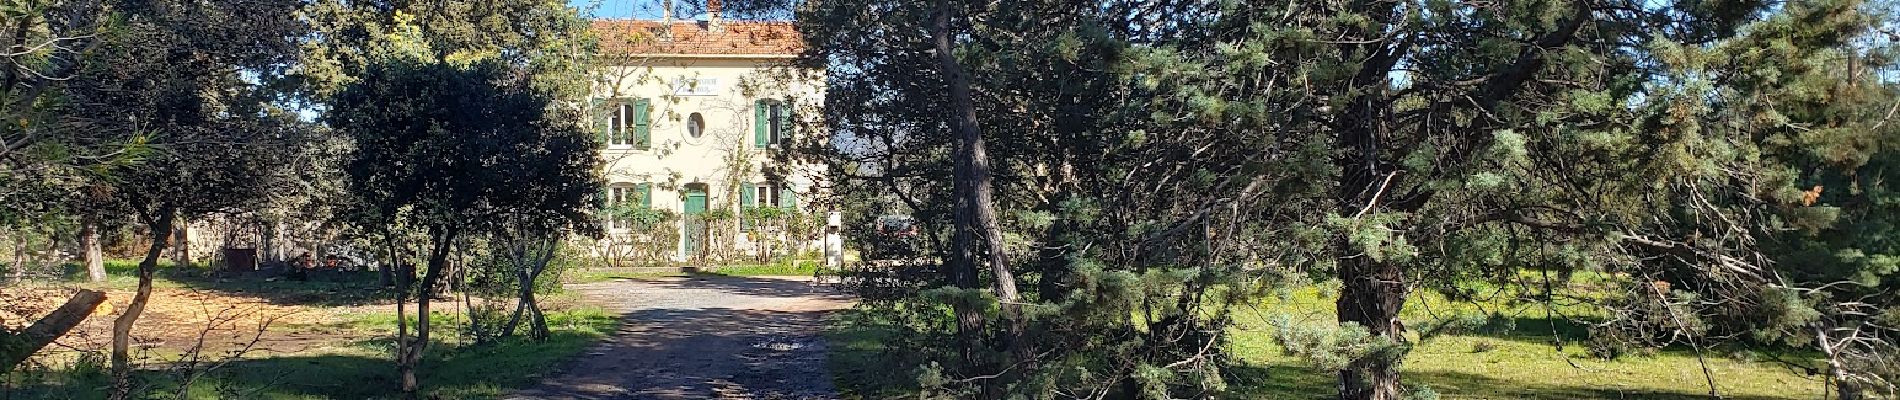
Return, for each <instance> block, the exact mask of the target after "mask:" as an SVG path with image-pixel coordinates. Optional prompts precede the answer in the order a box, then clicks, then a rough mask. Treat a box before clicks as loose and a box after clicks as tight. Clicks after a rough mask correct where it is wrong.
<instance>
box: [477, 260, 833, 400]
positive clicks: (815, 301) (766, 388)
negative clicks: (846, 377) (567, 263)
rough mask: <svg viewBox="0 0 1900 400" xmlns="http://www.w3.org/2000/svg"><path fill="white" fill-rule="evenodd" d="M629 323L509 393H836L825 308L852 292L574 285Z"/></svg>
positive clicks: (743, 282)
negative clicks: (535, 381)
mask: <svg viewBox="0 0 1900 400" xmlns="http://www.w3.org/2000/svg"><path fill="white" fill-rule="evenodd" d="M568 289H569V290H575V291H579V292H580V293H582V294H583V295H584V297H585V298H586V299H588V300H589V301H591V302H595V303H598V304H600V305H602V306H604V307H606V308H607V309H609V310H612V311H615V312H620V313H622V314H623V315H624V317H623V318H625V320H626V323H625V324H624V325H623V326H622V327H621V329H620V331H619V332H617V333H616V334H615V335H614V337H612V338H609V339H607V340H606V341H603V342H602V343H601V344H599V345H598V346H596V347H595V348H593V349H590V350H589V351H588V352H587V353H586V354H584V355H583V356H581V357H580V358H579V359H577V360H575V361H573V362H572V363H571V364H569V365H568V366H567V367H566V368H564V369H562V372H560V373H556V374H554V375H553V376H552V377H550V378H547V379H545V380H543V381H542V382H541V383H540V384H538V385H536V386H535V387H534V388H531V389H528V390H523V391H521V392H518V393H516V394H515V395H513V396H510V397H508V399H522V400H526V399H666V400H672V399H756V400H768V399H783V400H817V399H835V398H837V397H838V396H837V389H836V388H835V387H834V386H833V385H832V382H831V373H830V372H829V371H827V370H826V369H825V342H824V338H823V337H822V336H821V335H820V332H821V330H822V329H823V325H824V321H823V319H824V314H825V313H828V312H830V311H833V310H837V309H840V308H845V307H849V306H850V304H851V303H850V300H849V298H848V297H846V296H842V295H839V294H836V293H835V292H833V291H831V290H830V289H828V288H823V287H814V286H812V284H811V283H810V279H809V278H807V279H797V278H740V277H707V278H661V279H651V280H621V281H612V282H602V283H589V284H579V285H568Z"/></svg>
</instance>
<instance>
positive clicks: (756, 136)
mask: <svg viewBox="0 0 1900 400" xmlns="http://www.w3.org/2000/svg"><path fill="white" fill-rule="evenodd" d="M771 111H772V103H769V102H767V101H766V100H765V99H759V100H758V101H755V102H753V103H752V147H755V148H761V149H763V148H765V145H766V143H765V141H766V137H767V136H766V135H769V134H771V132H770V130H771V129H772V126H771V124H768V123H766V122H767V120H766V118H771V117H769V116H768V115H769V113H770V112H771Z"/></svg>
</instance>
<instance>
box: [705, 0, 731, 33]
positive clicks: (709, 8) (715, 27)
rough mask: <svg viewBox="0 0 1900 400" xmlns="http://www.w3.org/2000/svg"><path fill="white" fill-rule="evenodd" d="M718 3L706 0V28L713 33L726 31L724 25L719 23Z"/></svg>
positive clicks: (714, 0)
mask: <svg viewBox="0 0 1900 400" xmlns="http://www.w3.org/2000/svg"><path fill="white" fill-rule="evenodd" d="M719 3H720V1H719V0H706V26H707V27H708V29H711V30H712V31H713V32H723V31H725V30H726V27H725V24H724V23H723V22H721V21H719V5H720V4H719Z"/></svg>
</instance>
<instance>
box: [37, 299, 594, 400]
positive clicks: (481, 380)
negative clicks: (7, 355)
mask: <svg viewBox="0 0 1900 400" xmlns="http://www.w3.org/2000/svg"><path fill="white" fill-rule="evenodd" d="M548 318H549V321H548V322H549V327H550V328H551V329H552V330H553V336H552V337H551V338H550V339H548V340H547V341H545V342H539V343H536V342H531V341H528V340H524V339H510V340H503V341H501V342H499V343H494V344H489V345H483V346H462V347H457V346H452V345H450V343H445V342H441V341H438V342H436V343H435V344H432V345H431V346H430V349H429V353H428V354H427V357H426V359H425V360H424V361H423V365H424V368H423V369H422V371H423V372H422V373H421V374H420V378H421V380H422V382H423V388H424V390H425V392H426V393H427V394H426V395H425V396H424V397H426V398H435V399H489V398H495V397H497V396H500V395H503V394H506V393H507V392H508V391H509V390H511V389H513V388H519V387H523V386H526V385H528V384H531V383H533V382H534V381H535V380H536V379H538V378H539V377H540V376H541V374H543V373H545V372H547V371H549V370H550V369H551V368H553V367H555V366H556V365H558V364H559V363H560V362H562V361H563V360H566V359H568V358H569V357H572V356H574V355H576V354H579V353H580V352H582V351H584V350H586V349H587V348H588V346H590V345H591V344H592V343H594V342H595V341H597V340H599V339H600V338H603V337H605V336H606V335H607V334H608V333H609V332H612V330H613V329H614V327H615V326H617V325H618V324H619V321H618V319H617V318H616V317H615V316H613V315H612V314H609V313H607V312H605V311H603V310H601V309H598V308H591V307H579V308H571V309H567V310H560V311H554V312H551V313H550V314H549V315H548ZM362 319H363V321H350V322H346V323H345V324H346V325H354V326H362V327H371V326H374V327H379V328H387V327H384V326H382V324H379V323H377V322H392V323H393V322H394V316H393V315H364V316H362ZM435 319H436V320H437V321H440V322H441V323H443V325H442V326H439V327H437V328H436V329H438V330H437V331H436V334H437V335H441V336H452V335H453V332H454V331H455V329H456V325H455V321H454V320H453V319H451V318H448V317H447V316H446V315H438V316H437V317H436V318H435ZM390 346H392V342H391V341H390V340H388V338H386V337H384V338H378V339H373V340H365V341H360V342H356V343H348V344H346V345H343V346H338V347H332V348H327V349H324V350H317V351H310V352H304V353H295V354H281V355H271V356H266V357H259V358H250V359H243V360H238V361H234V362H231V363H230V364H228V365H225V366H223V367H221V368H219V369H217V370H215V371H212V372H210V373H208V374H207V375H205V376H204V377H203V378H200V379H198V380H197V381H196V383H194V384H193V385H192V386H191V390H190V391H189V392H188V393H189V394H188V395H187V396H186V398H188V399H226V398H247V399H272V400H305V399H312V400H314V399H389V398H395V397H396V395H397V391H396V387H397V379H396V374H395V364H394V361H393V359H392V358H391V356H390V354H391V351H390ZM98 368H99V367H97V366H86V367H81V368H77V369H76V370H75V369H74V368H70V367H69V368H66V369H63V370H60V371H52V372H36V373H33V374H30V375H33V376H27V375H29V374H18V373H16V374H11V375H8V376H7V377H6V379H7V380H8V381H9V383H10V384H9V385H8V386H14V387H15V389H13V390H16V391H17V392H15V393H13V395H14V396H15V397H12V398H46V399H102V398H104V397H105V396H104V392H103V390H102V388H103V387H105V386H106V385H107V384H108V383H109V381H108V379H107V378H106V377H105V376H104V374H102V373H99V372H97V371H98V370H99V369H98ZM138 380H139V381H140V390H139V391H141V392H165V393H174V392H176V391H177V390H178V382H179V379H178V377H177V376H174V375H172V374H169V373H166V372H163V371H157V370H150V371H146V372H144V373H141V374H140V375H139V376H138ZM20 396H24V397H20ZM0 398H7V397H6V395H5V394H4V393H0ZM168 398H169V397H168Z"/></svg>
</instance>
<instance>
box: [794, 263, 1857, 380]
mask: <svg viewBox="0 0 1900 400" xmlns="http://www.w3.org/2000/svg"><path fill="white" fill-rule="evenodd" d="M1420 297H1429V296H1420ZM1421 301H1425V303H1421ZM1487 306H1488V308H1487V310H1490V311H1497V312H1499V313H1501V314H1503V315H1514V316H1515V318H1508V320H1509V321H1511V322H1512V323H1510V324H1505V326H1509V327H1510V328H1509V329H1495V328H1494V329H1481V330H1472V331H1471V332H1470V333H1465V334H1446V335H1440V336H1436V337H1434V338H1431V339H1429V340H1426V341H1424V342H1421V343H1419V345H1418V346H1417V347H1416V348H1415V349H1414V350H1413V351H1412V353H1410V354H1409V355H1408V357H1407V358H1406V361H1405V364H1404V367H1403V377H1404V379H1405V380H1406V383H1407V384H1424V385H1427V386H1428V387H1430V388H1431V389H1432V390H1433V391H1435V392H1437V393H1438V394H1439V395H1440V398H1442V399H1496V400H1507V399H1539V400H1544V399H1548V400H1558V399H1564V400H1571V399H1578V400H1581V399H1706V398H1708V385H1707V383H1706V381H1705V380H1704V378H1703V374H1702V370H1701V368H1700V366H1699V365H1698V363H1697V362H1696V358H1695V356H1694V353H1692V352H1690V351H1687V350H1686V349H1669V350H1664V351H1659V352H1657V353H1655V354H1654V355H1650V356H1625V357H1622V358H1619V359H1616V360H1612V361H1606V360H1602V359H1598V358H1594V357H1590V356H1588V355H1587V354H1586V350H1585V346H1584V344H1583V343H1582V341H1583V340H1584V339H1586V337H1585V335H1587V333H1586V332H1585V331H1584V329H1583V328H1582V327H1581V326H1578V325H1575V324H1572V323H1568V322H1558V323H1556V324H1555V325H1553V324H1552V323H1551V322H1550V321H1549V320H1546V319H1543V318H1542V316H1543V313H1542V312H1541V310H1542V309H1541V308H1513V307H1502V306H1498V305H1496V304H1487ZM1427 309H1429V310H1430V311H1431V312H1430V313H1428V312H1427ZM1571 311H1575V310H1571ZM1332 312H1333V311H1332V304H1331V299H1330V297H1322V296H1321V295H1320V294H1319V291H1318V290H1315V289H1306V290H1298V291H1292V292H1290V293H1288V294H1287V295H1285V296H1283V297H1281V298H1275V299H1269V300H1267V301H1263V302H1262V303H1261V304H1259V305H1258V306H1257V307H1256V308H1252V309H1244V310H1241V311H1238V312H1237V314H1236V319H1237V321H1236V322H1237V325H1238V326H1237V327H1235V328H1234V330H1233V331H1232V334H1233V337H1232V345H1231V347H1230V348H1229V351H1231V352H1232V354H1234V356H1235V357H1236V358H1237V359H1239V361H1240V362H1239V363H1238V365H1235V366H1233V367H1231V368H1230V371H1232V372H1233V374H1234V376H1232V379H1230V381H1229V383H1230V384H1231V389H1232V392H1231V393H1230V396H1229V398H1234V399H1329V398H1332V396H1333V393H1334V390H1335V386H1336V384H1337V379H1338V378H1337V375H1335V374H1334V373H1332V372H1331V371H1320V370H1316V369H1314V368H1313V367H1311V366H1309V365H1308V364H1306V363H1305V362H1303V361H1302V360H1300V359H1298V358H1297V357H1293V356H1288V355H1285V354H1283V353H1282V351H1281V349H1280V347H1279V346H1278V345H1276V344H1275V343H1274V342H1273V328H1272V326H1271V325H1270V324H1269V323H1267V321H1271V320H1276V319H1281V318H1285V319H1286V320H1289V321H1295V322H1305V323H1314V324H1330V323H1332V322H1331V321H1334V317H1333V314H1332ZM1470 312H1476V307H1475V306H1472V305H1454V304H1451V303H1448V302H1444V301H1442V300H1436V299H1427V300H1419V299H1417V298H1415V299H1414V301H1413V303H1412V304H1409V305H1408V308H1407V315H1406V316H1405V319H1406V321H1407V322H1408V323H1412V324H1413V325H1414V326H1418V325H1420V323H1421V322H1423V321H1425V320H1427V319H1430V318H1431V317H1432V315H1433V314H1435V315H1439V316H1444V315H1448V314H1454V313H1470ZM861 315H863V314H861V313H855V312H847V313H841V314H840V315H838V316H837V317H836V318H834V319H833V321H832V324H831V329H829V330H828V332H827V336H828V337H829V338H830V340H831V341H832V343H831V345H830V348H831V349H832V352H833V353H832V356H831V360H830V365H831V369H832V371H833V372H834V374H836V375H837V378H838V382H839V386H840V387H842V388H844V389H845V390H846V391H847V393H848V394H849V396H851V397H852V398H876V397H877V396H875V395H873V394H874V393H877V391H878V390H879V389H882V388H886V387H888V386H885V385H890V384H894V383H893V382H892V381H891V380H887V379H880V376H884V375H889V374H888V373H886V372H887V371H883V369H884V367H882V366H881V365H880V364H879V363H877V362H876V360H878V359H879V358H880V357H882V356H881V355H880V353H881V352H882V351H883V350H884V347H883V346H882V344H881V343H882V342H883V339H882V337H883V335H887V334H888V333H887V332H883V331H881V330H879V329H878V328H877V327H876V326H875V324H869V325H866V324H861V323H859V322H856V318H853V317H856V316H861ZM1553 328H1554V329H1553ZM1553 332H1556V333H1555V334H1556V335H1557V336H1555V337H1561V338H1564V340H1565V343H1566V346H1565V347H1564V349H1563V350H1562V351H1559V350H1558V349H1557V348H1556V347H1555V346H1553V345H1552V344H1551V343H1552V338H1553ZM1709 353H1711V354H1710V357H1709V359H1708V361H1709V368H1710V369H1711V370H1712V371H1713V372H1714V374H1713V375H1714V376H1715V379H1716V383H1717V385H1718V387H1719V388H1720V389H1721V394H1722V395H1723V396H1724V398H1728V399H1814V398H1820V393H1821V389H1822V387H1821V381H1820V380H1819V377H1808V376H1803V375H1800V374H1798V373H1795V372H1792V371H1790V370H1789V369H1787V368H1784V367H1781V366H1778V365H1773V364H1768V363H1764V362H1750V361H1742V360H1736V359H1733V358H1728V357H1724V356H1722V354H1724V353H1723V352H1721V351H1710V352H1709ZM1573 365H1574V366H1573Z"/></svg>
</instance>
